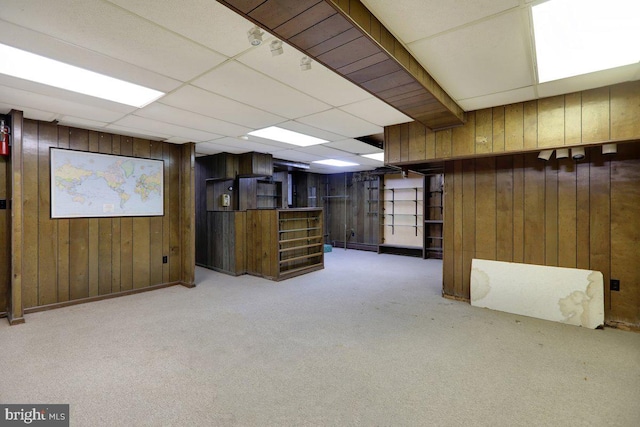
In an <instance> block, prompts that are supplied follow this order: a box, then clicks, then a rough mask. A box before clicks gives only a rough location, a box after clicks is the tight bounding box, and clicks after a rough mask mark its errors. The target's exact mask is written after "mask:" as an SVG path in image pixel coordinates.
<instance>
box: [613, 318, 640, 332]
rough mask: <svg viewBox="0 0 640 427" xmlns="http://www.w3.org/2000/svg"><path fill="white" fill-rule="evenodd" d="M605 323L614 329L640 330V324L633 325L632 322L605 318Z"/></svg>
mask: <svg viewBox="0 0 640 427" xmlns="http://www.w3.org/2000/svg"><path fill="white" fill-rule="evenodd" d="M604 325H605V326H608V327H610V328H614V329H620V330H623V331H631V332H640V326H638V325H632V324H630V323H625V322H618V321H615V320H605V321H604Z"/></svg>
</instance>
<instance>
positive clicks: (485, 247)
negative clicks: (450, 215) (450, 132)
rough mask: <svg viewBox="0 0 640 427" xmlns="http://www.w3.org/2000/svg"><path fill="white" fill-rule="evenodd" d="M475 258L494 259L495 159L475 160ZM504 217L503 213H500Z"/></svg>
mask: <svg viewBox="0 0 640 427" xmlns="http://www.w3.org/2000/svg"><path fill="white" fill-rule="evenodd" d="M475 176H476V182H475V184H476V187H475V193H476V194H475V198H476V203H475V204H476V207H475V227H476V236H475V237H476V238H475V241H476V248H475V250H474V252H475V254H476V258H482V259H489V260H495V259H496V243H497V242H496V237H497V236H496V159H495V157H484V158H478V159H476V171H475ZM501 215H504V213H501Z"/></svg>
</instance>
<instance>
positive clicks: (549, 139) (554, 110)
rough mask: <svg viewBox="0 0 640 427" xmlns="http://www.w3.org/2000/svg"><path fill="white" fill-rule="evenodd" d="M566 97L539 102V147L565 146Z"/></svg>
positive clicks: (556, 97)
mask: <svg viewBox="0 0 640 427" xmlns="http://www.w3.org/2000/svg"><path fill="white" fill-rule="evenodd" d="M564 113H565V109H564V96H563V95H560V96H553V97H550V98H542V99H540V100H539V101H538V147H540V148H546V147H553V146H556V145H562V144H564Z"/></svg>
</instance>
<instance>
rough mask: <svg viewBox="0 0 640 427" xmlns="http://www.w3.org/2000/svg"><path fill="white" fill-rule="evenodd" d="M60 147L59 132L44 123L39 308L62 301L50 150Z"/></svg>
mask: <svg viewBox="0 0 640 427" xmlns="http://www.w3.org/2000/svg"><path fill="white" fill-rule="evenodd" d="M57 146H58V129H56V126H55V125H54V124H52V123H40V124H39V134H38V170H39V176H38V193H39V212H38V261H37V264H38V305H45V304H52V303H54V302H57V301H58V287H57V283H56V279H57V276H58V274H57V264H58V250H57V249H58V224H57V222H56V221H55V220H52V219H51V203H50V200H51V186H50V185H49V183H50V176H49V175H50V172H49V170H50V169H49V168H50V165H49V147H57Z"/></svg>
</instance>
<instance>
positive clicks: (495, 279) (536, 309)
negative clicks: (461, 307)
mask: <svg viewBox="0 0 640 427" xmlns="http://www.w3.org/2000/svg"><path fill="white" fill-rule="evenodd" d="M471 305H473V306H476V307H485V308H490V309H493V310H500V311H506V312H508V313H514V314H522V315H524V316H530V317H537V318H539V319H545V320H553V321H556V322H560V323H568V324H570V325H576V326H584V327H586V328H592V329H595V328H597V327H598V326H600V325H603V324H604V283H603V278H602V273H601V272H599V271H591V270H579V269H575V268H561V267H547V266H542V265H530V264H517V263H511V262H500V261H487V260H483V259H474V260H473V261H472V263H471Z"/></svg>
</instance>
